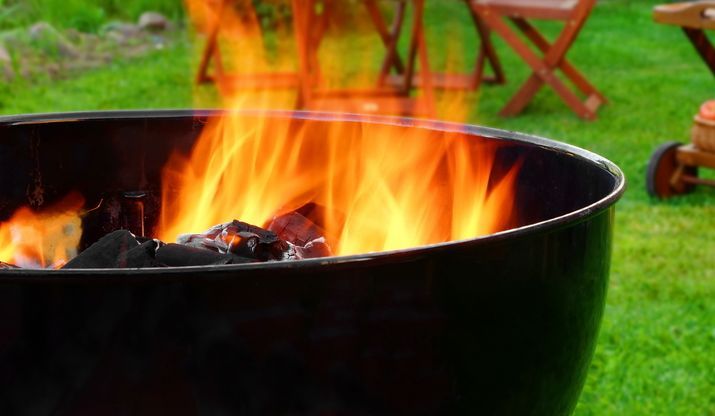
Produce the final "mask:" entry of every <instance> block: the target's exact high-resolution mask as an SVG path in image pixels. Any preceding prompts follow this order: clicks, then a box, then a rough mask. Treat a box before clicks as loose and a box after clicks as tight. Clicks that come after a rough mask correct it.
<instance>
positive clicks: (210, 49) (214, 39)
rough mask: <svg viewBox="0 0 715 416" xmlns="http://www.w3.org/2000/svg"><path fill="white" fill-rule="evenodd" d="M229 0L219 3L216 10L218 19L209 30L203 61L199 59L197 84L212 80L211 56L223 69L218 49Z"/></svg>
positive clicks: (220, 69)
mask: <svg viewBox="0 0 715 416" xmlns="http://www.w3.org/2000/svg"><path fill="white" fill-rule="evenodd" d="M227 2H228V0H223V1H221V3H219V6H218V10H217V12H216V20H215V21H214V22H213V26H211V29H210V30H209V36H208V39H206V45H205V46H204V50H203V52H202V54H201V61H199V68H198V71H197V72H196V84H204V83H206V82H209V81H211V76H209V74H208V71H209V64H210V63H211V58H214V60H215V61H216V65H217V68H218V70H219V71H223V66H222V65H221V52H220V51H219V49H218V34H219V32H220V30H221V16H223V11H224V10H225V7H226V3H227Z"/></svg>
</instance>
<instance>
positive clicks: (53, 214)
mask: <svg viewBox="0 0 715 416" xmlns="http://www.w3.org/2000/svg"><path fill="white" fill-rule="evenodd" d="M83 203H84V199H83V198H82V197H81V196H80V195H79V194H77V193H71V194H69V195H67V196H66V197H65V198H63V199H62V200H61V201H59V202H57V203H56V204H54V205H52V206H50V207H48V208H46V209H44V210H43V211H41V212H34V211H32V210H31V209H30V208H29V207H22V208H20V209H18V210H17V211H15V213H14V214H13V215H12V217H11V218H10V219H9V220H7V221H5V222H0V260H2V261H5V262H8V263H11V264H14V265H17V266H20V267H26V268H41V267H52V268H59V267H62V265H64V264H65V263H66V262H67V260H69V259H71V258H72V257H74V256H76V255H77V246H78V245H79V240H80V237H81V236H82V220H81V218H80V217H79V210H80V208H81V207H82V204H83Z"/></svg>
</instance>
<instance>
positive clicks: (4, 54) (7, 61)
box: [0, 44, 15, 82]
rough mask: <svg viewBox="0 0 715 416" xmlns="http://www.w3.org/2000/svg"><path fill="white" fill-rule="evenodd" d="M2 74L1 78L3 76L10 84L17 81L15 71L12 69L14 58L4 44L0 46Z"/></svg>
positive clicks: (0, 69)
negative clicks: (14, 80)
mask: <svg viewBox="0 0 715 416" xmlns="http://www.w3.org/2000/svg"><path fill="white" fill-rule="evenodd" d="M0 73H1V74H0V76H2V78H3V79H4V80H5V81H8V82H9V81H12V80H13V79H15V69H14V68H13V67H12V57H11V56H10V52H8V50H7V48H6V47H5V45H3V44H0Z"/></svg>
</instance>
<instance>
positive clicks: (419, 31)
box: [408, 0, 436, 117]
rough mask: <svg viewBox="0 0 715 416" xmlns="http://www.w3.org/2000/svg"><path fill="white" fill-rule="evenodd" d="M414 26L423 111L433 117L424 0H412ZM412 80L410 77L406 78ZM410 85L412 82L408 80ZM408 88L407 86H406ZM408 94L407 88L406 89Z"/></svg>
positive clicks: (434, 110) (432, 86)
mask: <svg viewBox="0 0 715 416" xmlns="http://www.w3.org/2000/svg"><path fill="white" fill-rule="evenodd" d="M413 4H414V16H413V19H414V26H413V27H415V28H416V29H415V30H413V33H415V34H416V36H417V45H418V46H417V48H418V54H419V59H420V78H421V81H422V95H423V100H424V103H425V112H426V114H427V115H429V116H431V117H433V116H435V115H436V109H435V97H434V83H433V82H432V69H431V67H430V63H429V53H428V51H427V41H426V39H425V31H424V0H414V1H413ZM408 80H410V81H411V80H412V77H411V76H410V78H408ZM408 82H409V81H408ZM409 85H410V86H411V85H412V82H409ZM408 88H409V87H408ZM408 94H409V89H408Z"/></svg>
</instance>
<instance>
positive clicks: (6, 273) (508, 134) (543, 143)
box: [0, 109, 626, 281]
mask: <svg viewBox="0 0 715 416" xmlns="http://www.w3.org/2000/svg"><path fill="white" fill-rule="evenodd" d="M228 114H237V115H242V116H262V117H266V116H267V117H278V118H293V119H301V120H312V121H325V122H352V123H371V124H383V125H389V126H398V127H408V128H420V129H425V130H433V131H441V132H450V133H463V134H468V135H473V136H481V137H484V138H487V139H491V140H499V141H510V142H516V143H522V144H528V145H533V146H537V147H541V148H543V149H546V150H548V151H554V152H556V153H561V154H564V155H565V156H570V157H575V158H578V159H580V160H582V161H583V162H585V163H589V164H591V165H594V166H595V167H597V168H599V169H601V170H603V171H605V172H607V173H608V174H610V175H611V177H612V178H613V179H614V182H615V183H614V187H613V189H612V190H611V191H610V192H609V193H608V194H607V195H605V196H604V197H602V198H601V199H599V200H597V201H595V202H593V203H591V204H589V205H586V206H584V207H582V208H580V209H577V210H574V211H571V212H568V213H566V214H564V215H560V216H556V217H553V218H549V219H547V220H544V221H539V222H536V223H532V224H528V225H523V226H520V227H516V228H510V229H508V230H504V231H500V232H497V233H493V234H488V235H483V236H479V237H473V238H468V239H460V240H451V241H446V242H442V243H434V244H427V245H420V246H414V247H409V248H404V249H398V250H389V251H380V252H370V253H361V254H354V255H346V256H332V257H324V258H316V259H305V260H296V261H289V262H266V263H248V264H236V265H218V266H185V267H161V268H141V269H118V268H115V269H59V270H48V269H3V270H0V281H6V280H15V279H17V278H23V279H27V278H31V279H33V278H34V279H33V280H43V281H44V280H47V279H50V280H53V279H56V278H58V277H67V278H72V277H75V278H77V277H83V276H87V275H91V276H92V277H93V278H98V277H99V278H101V277H104V278H111V277H115V276H116V275H117V274H118V273H119V274H122V275H125V276H124V277H123V279H126V274H127V272H131V273H130V274H131V275H133V276H137V277H141V276H143V275H151V276H157V275H159V276H162V275H163V276H166V277H169V275H170V276H174V275H177V274H178V275H182V274H195V273H196V272H197V271H204V272H206V271H210V270H221V271H232V270H236V271H239V270H254V269H260V270H275V271H287V270H294V269H303V268H311V267H321V268H324V267H328V266H332V267H341V266H345V265H348V266H351V267H353V266H355V265H367V263H369V264H373V263H376V262H377V263H383V262H390V263H392V262H396V261H397V260H398V259H403V260H406V259H412V258H418V257H421V256H423V255H425V254H427V253H430V252H433V251H442V250H444V249H447V248H465V249H468V248H472V247H477V246H481V245H488V244H495V243H499V242H501V241H504V240H512V239H517V238H522V237H528V236H532V235H536V234H540V233H544V232H550V231H555V230H558V229H560V228H563V227H569V226H573V225H576V224H579V223H581V222H583V221H586V220H588V219H589V218H592V217H594V216H596V215H599V214H600V213H601V212H603V211H605V210H607V209H610V208H612V206H613V205H614V204H615V203H616V202H617V201H618V200H619V199H620V198H621V196H622V195H623V193H624V192H625V190H626V178H625V175H624V173H623V171H622V170H621V169H620V168H619V167H618V166H617V165H616V164H615V163H613V162H612V161H610V160H608V159H606V158H604V157H603V156H600V155H598V154H596V153H593V152H591V151H588V150H586V149H583V148H580V147H577V146H574V145H570V144H567V143H564V142H561V141H558V140H553V139H548V138H545V137H541V136H537V135H531V134H526V133H520V132H515V131H508V130H503V129H497V128H493V127H486V126H480V125H474V124H464V123H457V122H448V121H439V120H431V119H417V118H410V117H399V116H382V115H365V114H357V113H338V112H317V111H289V110H227V109H151V110H102V111H80V112H57V113H33V114H20V115H11V116H1V117H0V127H3V126H18V125H33V124H51V123H68V122H82V121H87V120H123V119H144V118H153V119H157V118H169V119H170V118H187V117H193V118H199V119H201V118H209V117H216V116H221V115H228ZM63 280H65V279H63ZM102 280H104V279H102Z"/></svg>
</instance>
